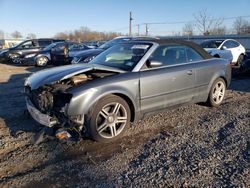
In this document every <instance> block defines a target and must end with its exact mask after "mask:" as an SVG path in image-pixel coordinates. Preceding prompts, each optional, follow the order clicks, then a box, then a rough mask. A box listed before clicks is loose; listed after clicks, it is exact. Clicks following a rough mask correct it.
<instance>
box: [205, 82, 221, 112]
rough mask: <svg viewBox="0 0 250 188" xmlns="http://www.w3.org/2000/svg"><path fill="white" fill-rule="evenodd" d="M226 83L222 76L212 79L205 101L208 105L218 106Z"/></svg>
mask: <svg viewBox="0 0 250 188" xmlns="http://www.w3.org/2000/svg"><path fill="white" fill-rule="evenodd" d="M225 93H226V84H225V81H224V80H223V79H222V78H218V79H216V80H215V81H214V83H213V85H212V87H211V89H210V92H209V96H208V100H207V103H208V104H209V106H212V107H218V106H219V105H220V104H221V103H222V101H223V99H224V96H225Z"/></svg>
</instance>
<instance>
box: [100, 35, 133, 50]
mask: <svg viewBox="0 0 250 188" xmlns="http://www.w3.org/2000/svg"><path fill="white" fill-rule="evenodd" d="M130 40H131V38H115V39H113V40H110V41H108V42H106V43H104V44H102V45H101V46H99V47H98V48H101V49H104V50H106V49H108V48H110V47H112V46H114V45H116V44H119V43H122V42H127V41H130Z"/></svg>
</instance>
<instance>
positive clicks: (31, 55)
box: [24, 54, 36, 58]
mask: <svg viewBox="0 0 250 188" xmlns="http://www.w3.org/2000/svg"><path fill="white" fill-rule="evenodd" d="M35 55H36V54H29V55H26V56H24V57H25V58H31V57H34V56H35Z"/></svg>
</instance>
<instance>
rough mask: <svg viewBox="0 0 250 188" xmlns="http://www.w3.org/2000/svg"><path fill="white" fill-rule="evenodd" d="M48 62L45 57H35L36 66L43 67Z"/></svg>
mask: <svg viewBox="0 0 250 188" xmlns="http://www.w3.org/2000/svg"><path fill="white" fill-rule="evenodd" d="M48 62H49V59H48V58H47V57H45V56H41V57H38V58H37V59H36V66H38V67H45V66H47V64H48Z"/></svg>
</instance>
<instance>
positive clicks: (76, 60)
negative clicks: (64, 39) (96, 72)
mask: <svg viewBox="0 0 250 188" xmlns="http://www.w3.org/2000/svg"><path fill="white" fill-rule="evenodd" d="M80 60H81V58H79V57H74V58H73V60H72V61H71V64H77V63H79V61H80Z"/></svg>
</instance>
